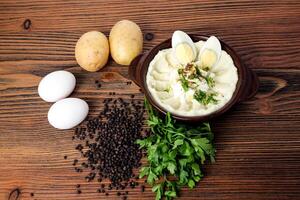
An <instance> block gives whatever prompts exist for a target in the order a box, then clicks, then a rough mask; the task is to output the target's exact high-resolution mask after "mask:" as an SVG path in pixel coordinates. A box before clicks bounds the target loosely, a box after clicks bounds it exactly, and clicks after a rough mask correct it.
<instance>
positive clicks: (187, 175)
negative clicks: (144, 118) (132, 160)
mask: <svg viewBox="0 0 300 200" xmlns="http://www.w3.org/2000/svg"><path fill="white" fill-rule="evenodd" d="M145 107H146V108H147V111H148V115H149V116H148V126H149V128H150V129H151V131H152V134H151V135H150V136H149V137H146V138H144V139H139V140H137V141H136V143H137V144H138V145H139V146H140V147H141V148H143V149H145V150H146V152H147V154H148V155H147V160H148V164H147V165H146V166H144V167H143V168H141V170H140V175H139V176H140V177H141V178H142V177H144V176H147V182H148V183H149V184H151V185H154V186H153V188H152V191H153V192H155V193H156V199H157V200H160V199H162V198H165V199H170V200H171V199H172V198H174V197H176V196H177V192H178V190H179V188H180V187H182V186H188V187H190V188H193V187H195V184H196V183H197V182H198V181H200V180H201V177H202V172H201V165H202V164H203V163H204V162H205V160H206V158H207V157H209V158H210V159H211V160H214V156H215V149H214V147H213V145H212V141H213V134H212V132H211V129H210V126H209V124H208V123H202V124H198V125H197V126H190V125H187V124H183V123H178V122H176V121H175V120H174V119H172V116H171V115H170V113H168V114H167V115H166V117H165V118H164V119H161V118H160V117H158V115H157V113H156V112H155V111H154V110H153V109H152V107H151V106H150V105H149V104H148V103H147V101H146V100H145ZM172 177H173V178H172ZM169 178H170V179H171V180H169Z"/></svg>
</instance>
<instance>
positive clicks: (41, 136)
mask: <svg viewBox="0 0 300 200" xmlns="http://www.w3.org/2000/svg"><path fill="white" fill-rule="evenodd" d="M121 19H130V20H133V21H135V22H136V23H138V24H139V25H140V26H141V28H142V30H143V33H147V32H151V33H153V34H154V39H153V40H152V41H145V43H144V51H147V50H148V49H150V48H151V47H153V46H154V45H155V44H157V43H159V42H161V41H163V40H164V39H166V38H168V37H170V35H171V34H172V32H173V31H174V30H176V29H181V30H184V31H187V32H189V33H198V34H205V35H212V34H215V35H217V36H219V37H220V38H222V39H223V40H224V41H225V42H227V43H228V44H229V45H230V46H232V47H233V48H234V49H235V50H236V51H237V52H238V54H239V55H240V56H241V59H242V61H243V62H244V63H245V65H247V66H248V67H249V68H251V69H253V70H254V71H255V72H256V73H257V74H258V75H259V79H260V81H261V87H260V89H259V93H258V94H257V95H256V96H255V98H253V99H251V100H249V101H246V102H243V103H241V104H239V105H237V106H235V107H234V108H233V109H232V110H231V111H229V112H228V113H226V114H225V115H224V116H222V117H220V118H219V119H217V120H215V121H213V122H212V127H213V130H214V132H215V135H216V141H215V142H216V148H217V150H218V152H217V158H216V160H217V162H216V163H215V164H213V165H207V166H206V167H205V174H206V176H205V178H204V180H203V181H202V182H200V184H199V185H198V186H197V188H196V189H194V190H193V191H190V190H188V189H186V188H184V189H183V192H182V195H181V198H180V199H189V200H192V199H212V200H213V199H214V200H220V199H228V200H229V199H230V200H244V199H245V200H274V199H278V200H279V199H280V200H285V199H289V200H290V199H295V200H296V199H300V190H299V189H300V188H299V185H300V81H299V77H300V56H299V55H300V23H299V21H300V1H297V0H294V1H248V0H242V1H188V0H181V1H158V0H157V1H137V0H136V1H120V0H119V1H117V0H111V1H99V0H86V1H70V0H65V1H63V0H61V1H58V0H52V1H47V0H31V1H27V0H20V1H8V0H7V1H5V0H1V1H0V163H1V165H0V199H1V200H2V199H3V200H7V199H9V200H16V199H18V200H19V199H22V200H23V199H24V200H29V199H38V200H74V199H78V200H79V199H84V200H92V199H108V197H106V196H103V195H99V194H97V193H96V187H97V184H96V183H86V182H85V181H84V177H83V175H81V174H77V173H76V172H75V171H74V169H73V167H72V165H71V164H72V158H74V157H76V156H77V152H76V151H75V150H74V145H75V143H74V142H72V140H71V137H72V135H73V130H68V131H58V130H56V129H54V128H52V127H51V126H50V125H49V124H48V123H47V118H46V116H47V112H48V109H49V107H50V104H49V103H46V102H43V101H42V100H41V99H40V98H39V97H38V94H37V85H38V82H39V81H40V79H41V77H43V76H44V75H45V74H47V73H49V72H51V71H53V70H58V69H65V70H68V71H71V72H72V73H74V75H75V76H76V78H77V86H76V89H75V91H74V93H73V94H72V96H73V97H80V98H83V99H85V100H87V102H88V103H89V105H90V110H91V112H90V115H91V116H93V115H96V114H97V113H99V111H100V110H101V109H102V107H103V105H102V100H103V99H104V98H105V97H107V96H109V95H108V94H109V92H111V91H114V92H116V93H117V95H116V96H117V97H123V98H130V97H129V96H130V95H131V94H135V95H136V98H137V99H141V100H142V99H143V94H141V93H140V92H139V88H138V87H137V86H136V85H134V84H132V85H129V86H128V85H127V84H126V82H127V81H128V74H127V67H121V66H118V65H117V64H115V63H114V62H113V61H110V62H109V63H108V65H107V66H106V67H105V68H104V69H103V70H101V71H100V72H96V73H88V72H86V71H83V70H82V69H80V68H79V67H78V65H77V64H76V61H75V58H74V46H75V43H76V41H77V39H78V38H79V36H80V35H81V34H83V33H84V32H86V31H90V30H99V31H102V32H104V33H105V34H106V35H107V34H108V33H109V31H110V28H111V27H112V25H113V24H114V23H115V22H117V21H118V20H121ZM95 79H97V80H101V82H102V88H101V89H97V88H96V87H95V85H94V80H95ZM64 155H67V156H68V159H67V160H64V158H63V157H64ZM77 183H81V184H82V188H83V193H82V194H81V195H77V194H76V191H75V184H77ZM30 193H34V197H31V195H30ZM153 197H154V196H153V194H152V192H151V190H150V188H149V187H147V188H146V191H145V192H144V193H141V192H140V189H139V188H138V189H135V190H132V191H130V196H129V199H135V200H138V199H141V200H143V199H153ZM109 199H118V198H117V196H115V195H112V196H109Z"/></svg>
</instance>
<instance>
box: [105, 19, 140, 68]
mask: <svg viewBox="0 0 300 200" xmlns="http://www.w3.org/2000/svg"><path fill="white" fill-rule="evenodd" d="M109 45H110V50H111V56H112V58H113V59H114V61H115V62H116V63H118V64H120V65H129V64H130V63H131V61H132V60H133V59H134V58H135V57H136V56H137V55H139V54H140V53H141V52H142V50H143V34H142V31H141V29H140V27H139V26H138V25H137V24H136V23H134V22H132V21H129V20H121V21H119V22H117V23H116V24H115V25H114V26H113V27H112V29H111V31H110V34H109Z"/></svg>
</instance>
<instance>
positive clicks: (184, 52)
mask: <svg viewBox="0 0 300 200" xmlns="http://www.w3.org/2000/svg"><path fill="white" fill-rule="evenodd" d="M175 54H176V57H177V59H178V60H179V62H180V63H182V64H186V63H190V62H192V61H193V60H194V57H195V56H194V52H193V49H192V47H191V46H189V45H188V44H187V43H182V44H179V45H177V46H176V49H175Z"/></svg>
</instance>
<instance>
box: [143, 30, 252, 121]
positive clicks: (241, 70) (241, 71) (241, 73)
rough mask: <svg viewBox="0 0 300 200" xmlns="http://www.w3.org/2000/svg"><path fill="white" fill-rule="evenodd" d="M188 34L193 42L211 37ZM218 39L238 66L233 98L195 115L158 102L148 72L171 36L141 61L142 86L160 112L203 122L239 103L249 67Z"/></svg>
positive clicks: (169, 42)
mask: <svg viewBox="0 0 300 200" xmlns="http://www.w3.org/2000/svg"><path fill="white" fill-rule="evenodd" d="M188 35H189V36H190V37H191V38H192V40H193V42H198V41H199V40H204V41H206V40H207V39H208V37H209V36H206V35H196V34H188ZM218 39H219V41H220V43H221V47H222V50H224V51H226V52H227V53H228V54H229V55H230V56H231V58H232V60H233V63H234V65H235V67H236V68H237V72H238V81H237V83H236V88H235V91H234V93H233V95H232V97H231V99H230V100H229V101H228V102H227V103H226V104H225V105H223V106H222V107H221V108H219V109H217V110H215V111H213V112H211V113H209V114H206V115H193V116H186V115H179V114H176V113H172V112H171V111H168V110H166V109H165V108H164V107H162V106H161V105H159V103H157V102H156V100H155V99H154V98H153V97H152V94H151V92H150V91H149V89H148V86H147V72H148V68H149V64H150V62H151V61H152V60H153V58H154V57H155V56H156V55H157V53H158V52H159V51H160V50H163V49H166V48H170V47H171V38H169V39H167V40H165V41H162V42H161V43H159V44H157V45H155V46H154V47H153V48H151V49H150V50H149V51H148V52H147V53H146V54H145V55H143V56H142V58H141V60H140V62H139V64H140V65H142V66H141V67H142V69H141V73H142V74H140V76H141V88H142V90H143V91H144V94H145V96H146V98H147V100H148V101H149V102H150V104H151V105H152V106H153V107H154V108H155V109H156V110H158V111H159V112H160V113H162V114H164V115H166V114H167V112H170V113H171V115H172V117H173V118H175V119H177V120H179V121H184V122H202V121H203V122H204V121H208V120H210V119H212V118H215V117H217V116H220V115H222V114H223V113H225V112H226V111H228V110H229V109H230V108H231V107H232V106H233V105H234V104H235V103H237V102H238V101H239V100H240V98H241V96H242V95H243V94H242V93H243V88H245V86H246V73H247V69H246V68H245V67H244V65H243V64H242V62H241V60H240V57H239V56H238V55H237V53H236V52H235V51H234V50H233V49H232V48H231V47H230V46H229V45H227V44H226V43H225V42H224V41H222V40H221V39H220V38H218Z"/></svg>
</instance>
